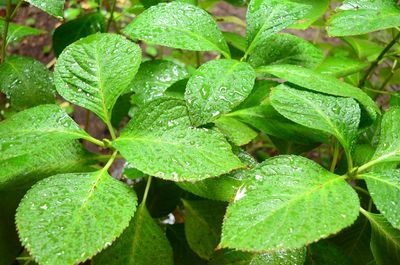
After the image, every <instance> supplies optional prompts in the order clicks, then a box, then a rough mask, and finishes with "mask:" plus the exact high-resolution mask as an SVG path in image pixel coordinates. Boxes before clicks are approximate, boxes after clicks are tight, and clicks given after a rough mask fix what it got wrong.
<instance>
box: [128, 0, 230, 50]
mask: <svg viewBox="0 0 400 265" xmlns="http://www.w3.org/2000/svg"><path fill="white" fill-rule="evenodd" d="M124 32H125V34H127V35H129V36H131V37H133V38H137V39H140V40H144V41H146V42H148V43H151V44H159V45H164V46H168V47H172V48H178V49H185V50H192V51H220V52H221V53H222V54H223V55H224V56H225V57H227V58H229V57H230V54H229V49H228V45H227V44H226V42H225V39H224V37H223V35H222V33H221V32H220V31H219V29H218V27H217V24H216V23H215V21H214V20H213V18H212V17H211V16H210V15H209V14H208V13H207V12H206V11H205V10H202V9H201V8H198V7H196V6H194V5H191V4H186V3H182V2H172V3H161V4H158V5H156V6H153V7H150V8H149V9H147V10H146V11H145V12H143V13H142V14H141V15H140V16H138V17H137V18H136V19H135V20H133V21H132V23H131V24H129V25H128V26H127V27H126V28H125V29H124Z"/></svg>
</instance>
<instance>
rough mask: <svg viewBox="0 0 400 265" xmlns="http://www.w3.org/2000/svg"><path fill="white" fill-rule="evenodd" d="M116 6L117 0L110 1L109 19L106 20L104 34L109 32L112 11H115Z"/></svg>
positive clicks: (112, 15)
mask: <svg viewBox="0 0 400 265" xmlns="http://www.w3.org/2000/svg"><path fill="white" fill-rule="evenodd" d="M116 4H117V0H112V2H111V9H110V18H109V19H108V22H107V27H106V32H108V31H109V30H110V26H111V23H112V21H113V19H114V11H115V6H116Z"/></svg>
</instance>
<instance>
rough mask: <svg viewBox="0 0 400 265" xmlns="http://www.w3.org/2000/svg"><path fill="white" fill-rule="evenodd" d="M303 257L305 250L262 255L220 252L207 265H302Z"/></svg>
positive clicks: (279, 251)
mask: <svg viewBox="0 0 400 265" xmlns="http://www.w3.org/2000/svg"><path fill="white" fill-rule="evenodd" d="M305 257H306V249H305V248H302V249H298V250H278V251H274V252H271V253H263V254H256V253H250V252H241V251H235V250H222V251H219V252H218V253H217V254H216V255H215V256H214V257H213V258H212V259H211V261H210V263H209V265H299V264H304V261H305Z"/></svg>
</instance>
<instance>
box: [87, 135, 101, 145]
mask: <svg viewBox="0 0 400 265" xmlns="http://www.w3.org/2000/svg"><path fill="white" fill-rule="evenodd" d="M82 139H83V140H86V141H88V142H91V143H94V144H95V145H98V146H101V147H105V145H104V143H103V142H102V141H100V140H97V139H96V138H94V137H92V136H90V135H89V136H86V137H84V138H82Z"/></svg>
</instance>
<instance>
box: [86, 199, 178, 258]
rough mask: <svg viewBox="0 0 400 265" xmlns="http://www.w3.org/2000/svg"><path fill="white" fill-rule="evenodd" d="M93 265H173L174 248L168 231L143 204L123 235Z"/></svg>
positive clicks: (98, 256)
mask: <svg viewBox="0 0 400 265" xmlns="http://www.w3.org/2000/svg"><path fill="white" fill-rule="evenodd" d="M92 264H93V265H122V264H123V265H153V264H163V265H173V264H174V262H173V253H172V248H171V246H170V244H169V242H168V239H167V238H166V236H165V234H164V231H162V230H161V228H160V226H159V225H158V224H157V223H156V222H155V221H154V220H153V219H152V218H151V216H150V214H149V212H148V210H147V209H146V206H145V205H144V204H141V205H139V207H138V210H137V211H136V213H135V216H134V217H133V218H132V220H131V222H130V224H129V226H128V228H126V229H125V231H124V232H123V233H122V235H121V236H120V237H119V238H118V239H117V240H116V241H115V242H114V243H113V244H112V245H111V246H110V247H109V248H107V249H106V250H105V251H103V252H101V253H100V254H99V255H97V256H96V257H94V259H93V260H92Z"/></svg>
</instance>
